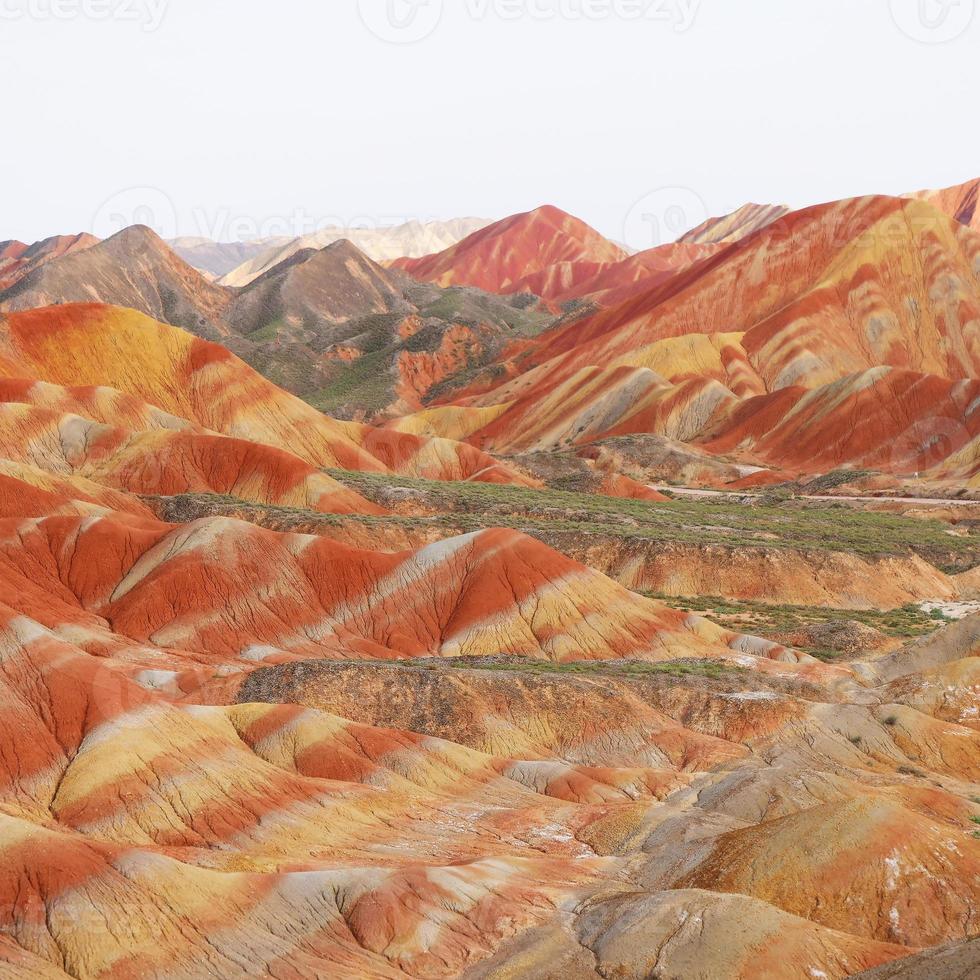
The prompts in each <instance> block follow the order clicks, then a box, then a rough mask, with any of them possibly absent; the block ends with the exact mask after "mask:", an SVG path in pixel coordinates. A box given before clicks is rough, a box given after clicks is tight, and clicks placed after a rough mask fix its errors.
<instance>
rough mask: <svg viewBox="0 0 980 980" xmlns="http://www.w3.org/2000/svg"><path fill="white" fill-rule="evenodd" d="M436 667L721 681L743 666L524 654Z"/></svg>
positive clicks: (442, 663) (457, 661) (453, 661)
mask: <svg viewBox="0 0 980 980" xmlns="http://www.w3.org/2000/svg"><path fill="white" fill-rule="evenodd" d="M437 666H446V667H449V668H451V669H453V670H494V671H507V672H519V673H525V674H565V675H569V674H571V675H586V676H587V675H616V676H626V677H672V678H707V679H709V680H722V679H724V678H726V677H731V676H733V675H744V674H747V673H748V672H747V671H746V670H745V668H744V667H740V666H738V665H736V664H729V663H726V662H724V661H720V660H671V661H665V662H663V663H648V662H647V661H644V660H574V661H567V662H561V663H555V662H554V661H551V660H531V659H528V658H526V657H491V658H488V657H477V658H467V657H457V658H454V659H451V660H443V661H439V663H438V664H437Z"/></svg>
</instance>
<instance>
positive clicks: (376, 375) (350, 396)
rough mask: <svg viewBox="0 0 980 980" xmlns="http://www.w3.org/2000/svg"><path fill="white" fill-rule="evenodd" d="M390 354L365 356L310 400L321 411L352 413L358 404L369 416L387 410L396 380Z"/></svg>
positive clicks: (345, 368)
mask: <svg viewBox="0 0 980 980" xmlns="http://www.w3.org/2000/svg"><path fill="white" fill-rule="evenodd" d="M387 360H388V355H387V353H386V351H383V350H380V351H374V352H373V353H370V354H365V355H364V356H363V357H360V358H358V359H357V360H356V361H353V362H352V363H351V364H349V365H344V370H343V371H342V372H341V373H340V374H338V377H337V379H336V380H335V381H333V382H331V383H330V384H329V385H327V386H326V387H324V388H321V389H320V390H319V391H318V392H316V393H315V394H314V395H311V396H310V397H309V398H307V399H306V401H307V402H309V404H310V405H312V406H313V407H314V408H317V409H319V410H320V411H321V412H327V413H328V414H330V413H337V414H350V412H349V409H350V407H351V406H352V405H353V404H355V403H356V405H357V406H358V408H360V409H362V410H363V411H364V412H366V413H367V415H369V416H370V415H372V414H373V413H375V412H378V411H380V410H381V409H382V408H384V407H385V406H386V405H387V404H388V402H389V401H390V400H391V397H392V389H393V379H392V377H391V374H390V372H389V370H388V363H387Z"/></svg>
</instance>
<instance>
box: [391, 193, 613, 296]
mask: <svg viewBox="0 0 980 980" xmlns="http://www.w3.org/2000/svg"><path fill="white" fill-rule="evenodd" d="M625 258H626V252H624V251H623V249H621V248H620V247H619V246H618V245H615V244H613V243H612V242H610V241H608V240H607V239H605V238H603V237H602V236H601V235H600V234H599V233H598V232H597V231H595V230H594V229H592V228H590V227H589V226H588V225H587V224H585V222H583V221H580V220H579V219H578V218H573V217H572V216H571V215H569V214H566V213H565V212H564V211H561V210H559V209H558V208H556V207H552V206H550V205H545V206H544V207H540V208H538V209H537V210H535V211H530V212H528V213H526V214H517V215H513V216H512V217H510V218H505V219H504V220H503V221H498V222H497V223H496V224H493V225H490V226H489V227H487V228H484V229H482V230H481V231H478V232H476V233H474V234H472V235H470V236H469V237H467V238H464V239H463V240H462V241H461V242H459V243H458V244H456V245H454V246H452V247H451V248H448V249H446V250H445V251H444V252H438V253H437V254H435V255H427V256H425V257H424V258H421V259H398V260H396V261H395V262H394V263H392V265H393V266H394V267H395V268H398V269H402V270H404V271H405V272H407V273H408V274H409V275H411V276H414V277H415V278H416V279H422V280H424V281H426V282H433V283H436V284H437V285H439V286H476V287H478V288H480V289H485V290H486V291H487V292H491V293H504V294H507V293H515V292H520V291H521V290H522V289H524V288H526V287H525V285H524V284H525V282H530V281H533V282H534V283H535V284H536V286H537V288H540V289H543V290H544V292H542V293H541V294H540V295H542V296H544V297H545V298H551V296H550V295H549V294H550V293H552V292H557V293H560V292H564V291H566V282H567V280H566V279H565V278H564V277H556V278H555V281H553V282H547V281H546V280H547V273H546V270H548V269H549V268H550V267H552V266H559V265H578V264H584V265H585V266H586V268H585V270H584V274H585V275H586V276H591V275H595V274H596V272H598V271H599V268H598V267H601V266H603V265H606V264H609V263H614V262H620V261H622V260H623V259H625ZM540 273H545V277H544V279H541V280H539V279H537V278H535V279H533V280H531V279H529V277H536V276H537V275H538V274H540ZM572 278H573V279H574V278H576V277H575V275H574V274H572Z"/></svg>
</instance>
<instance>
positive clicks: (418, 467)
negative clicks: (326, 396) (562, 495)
mask: <svg viewBox="0 0 980 980" xmlns="http://www.w3.org/2000/svg"><path fill="white" fill-rule="evenodd" d="M68 351H71V352H72V353H71V354H70V355H69V354H68V353H67V352H68ZM0 377H6V378H8V379H39V380H42V381H47V382H52V383H54V384H55V385H76V386H78V385H82V386H99V387H101V386H106V387H108V388H112V389H117V391H119V392H122V393H124V395H127V396H130V397H133V398H136V399H138V400H140V401H142V402H145V403H148V404H149V405H151V406H155V407H156V409H157V410H162V411H163V412H164V413H167V414H169V415H171V416H176V417H178V418H181V419H184V420H186V421H187V422H189V423H193V424H194V425H196V426H198V427H200V428H203V429H206V430H209V431H210V432H213V433H219V434H222V435H227V436H233V437H235V438H238V439H245V440H248V441H250V442H257V443H261V444H263V445H266V446H274V447H281V446H288V447H289V450H290V452H291V453H292V454H293V455H294V456H297V457H299V458H300V459H302V460H304V461H305V462H306V463H309V464H310V465H312V466H314V467H317V468H319V467H340V468H344V469H355V470H367V471H373V472H386V471H388V470H394V471H396V472H401V473H405V474H406V475H413V476H421V477H426V478H430V479H457V480H466V479H480V478H481V474H484V473H487V474H490V473H493V474H494V477H493V478H494V479H498V480H499V479H501V478H503V479H507V480H512V481H513V482H517V483H521V484H526V482H527V481H526V480H525V479H524V478H523V477H520V476H518V475H517V474H512V473H510V471H509V470H507V468H506V467H501V466H500V465H499V464H497V463H496V461H495V460H493V459H492V458H491V457H489V456H487V455H485V454H484V453H481V452H479V451H478V450H476V449H474V448H473V447H472V446H468V445H465V444H462V443H456V442H451V441H450V440H447V439H424V438H421V437H418V436H413V435H409V434H405V433H398V432H390V431H385V430H379V429H374V428H371V427H370V426H366V425H359V424H356V423H350V422H339V421H337V420H335V419H331V418H329V417H328V416H325V415H322V414H321V413H320V412H318V411H316V409H314V408H312V407H310V406H309V405H307V404H306V403H305V402H302V401H300V400H299V399H298V398H296V397H295V396H293V395H289V394H287V393H286V392H284V391H282V390H281V389H279V388H277V387H276V386H275V385H273V384H272V383H271V382H270V381H267V380H266V379H265V378H263V377H262V376H261V375H259V374H258V373H257V372H255V371H254V370H252V369H251V368H250V367H248V365H246V364H245V363H244V362H243V361H241V360H239V359H238V358H237V357H235V356H234V355H232V354H231V353H230V352H229V351H227V350H226V349H225V348H223V347H220V346H218V345H217V344H213V343H209V342H208V341H204V340H201V339H199V338H197V337H193V336H192V335H191V334H189V333H186V332H184V331H183V330H179V329H177V328H175V327H171V326H168V325H166V324H163V323H158V322H156V321H154V320H151V319H150V318H149V317H146V316H143V315H142V314H139V313H136V312H134V311H133V310H124V309H118V308H116V307H109V306H101V305H95V304H88V305H82V304H79V305H73V304H66V305H63V306H55V307H48V308H45V309H41V310H32V311H28V312H24V313H17V314H10V315H8V316H6V317H0ZM19 383H20V382H19ZM101 397H102V398H105V397H107V396H106V395H105V394H104V393H103V395H102V396H101ZM92 400H93V399H92V398H91V397H89V401H92ZM94 400H96V401H97V400H98V398H95V399H94ZM70 410H71V411H75V412H77V413H78V414H90V413H88V412H87V410H82V411H79V410H78V409H70ZM97 417H99V416H97ZM101 418H103V419H105V418H106V416H104V415H103V416H101Z"/></svg>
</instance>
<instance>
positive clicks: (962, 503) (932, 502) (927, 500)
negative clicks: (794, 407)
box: [650, 484, 980, 507]
mask: <svg viewBox="0 0 980 980" xmlns="http://www.w3.org/2000/svg"><path fill="white" fill-rule="evenodd" d="M650 489H651V490H657V491H659V492H660V493H666V494H673V495H674V496H675V497H696V498H700V499H705V498H708V499H710V498H713V497H733V496H734V497H762V496H764V495H763V494H761V493H756V492H754V491H751V490H748V491H747V490H703V489H700V490H699V489H695V488H693V487H671V486H666V485H663V486H661V485H659V484H650ZM793 499H794V500H815V501H818V502H821V503H831V504H833V503H846V502H851V503H858V504H866V503H872V504H873V503H885V504H909V505H910V506H916V507H976V506H978V505H980V501H977V500H947V499H945V498H943V497H871V496H868V497H844V496H833V495H830V494H828V495H820V494H798V495H796V496H794V497H793Z"/></svg>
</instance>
